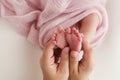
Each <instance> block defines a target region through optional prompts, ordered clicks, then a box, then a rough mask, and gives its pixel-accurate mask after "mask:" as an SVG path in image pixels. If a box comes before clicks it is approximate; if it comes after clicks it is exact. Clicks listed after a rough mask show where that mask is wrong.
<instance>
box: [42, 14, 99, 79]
mask: <svg viewBox="0 0 120 80" xmlns="http://www.w3.org/2000/svg"><path fill="white" fill-rule="evenodd" d="M98 24H99V19H98V16H97V15H96V14H95V13H93V14H90V15H88V16H87V17H85V18H84V19H83V20H82V21H80V22H79V23H78V25H79V26H78V29H75V28H67V29H66V30H64V29H62V28H58V31H57V32H54V34H53V36H52V39H51V40H50V41H49V42H48V43H47V45H46V47H45V49H44V51H43V55H42V57H41V60H40V64H41V68H42V72H43V80H88V78H89V75H90V74H91V72H92V70H93V68H94V66H95V62H94V61H95V60H94V55H93V50H92V48H91V46H90V44H89V42H90V41H91V40H92V38H93V36H94V34H95V33H96V29H97V26H98ZM81 33H83V34H84V37H83V36H82V34H81ZM56 46H57V47H58V48H60V49H61V50H58V49H55V48H56ZM81 48H82V51H83V52H84V54H83V58H82V60H81V61H79V52H80V51H81ZM55 53H57V54H58V53H60V54H59V56H57V57H60V60H59V59H58V60H57V61H56V55H54V54H55ZM58 61H59V63H58Z"/></svg>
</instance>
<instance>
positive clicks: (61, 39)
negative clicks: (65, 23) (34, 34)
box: [53, 27, 67, 49]
mask: <svg viewBox="0 0 120 80" xmlns="http://www.w3.org/2000/svg"><path fill="white" fill-rule="evenodd" d="M53 39H55V40H56V42H57V47H59V48H61V49H63V48H64V47H66V46H67V42H66V38H65V31H64V30H63V28H62V27H59V28H58V32H54V34H53Z"/></svg>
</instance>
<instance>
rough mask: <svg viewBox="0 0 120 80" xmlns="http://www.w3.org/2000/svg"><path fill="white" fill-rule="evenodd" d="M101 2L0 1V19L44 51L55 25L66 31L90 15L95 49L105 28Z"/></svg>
mask: <svg viewBox="0 0 120 80" xmlns="http://www.w3.org/2000/svg"><path fill="white" fill-rule="evenodd" d="M104 4H105V0H0V17H2V18H4V19H6V20H7V21H9V22H10V23H12V24H13V25H14V27H15V28H16V30H17V31H18V32H20V33H21V34H23V35H24V36H26V37H27V39H28V40H29V41H31V42H32V43H34V44H37V45H39V46H40V47H42V48H43V47H44V45H45V43H46V42H47V41H48V40H49V39H50V38H51V35H52V33H53V31H55V30H56V27H57V26H58V25H60V26H62V27H63V28H67V27H70V26H72V25H74V24H76V23H77V22H78V21H80V20H82V19H83V18H85V17H86V16H87V15H89V14H91V13H96V14H97V15H98V16H99V26H98V27H97V30H96V35H95V37H94V38H93V40H92V41H91V44H92V45H93V46H94V45H96V44H97V43H98V42H99V41H100V40H101V39H102V38H103V37H104V35H105V33H106V31H107V27H108V18H107V13H106V10H105V7H104Z"/></svg>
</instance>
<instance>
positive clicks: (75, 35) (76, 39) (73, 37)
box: [66, 28, 82, 52]
mask: <svg viewBox="0 0 120 80" xmlns="http://www.w3.org/2000/svg"><path fill="white" fill-rule="evenodd" d="M66 40H67V42H68V45H69V47H70V49H71V50H73V51H78V52H80V50H81V47H82V45H81V44H82V37H81V34H80V33H79V32H78V30H77V29H76V28H72V29H71V28H67V29H66Z"/></svg>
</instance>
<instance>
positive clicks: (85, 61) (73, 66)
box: [69, 38, 95, 80]
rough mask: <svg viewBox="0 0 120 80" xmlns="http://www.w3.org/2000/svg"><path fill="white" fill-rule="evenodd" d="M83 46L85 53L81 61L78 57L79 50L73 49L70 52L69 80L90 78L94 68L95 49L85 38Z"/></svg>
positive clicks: (86, 79)
mask: <svg viewBox="0 0 120 80" xmlns="http://www.w3.org/2000/svg"><path fill="white" fill-rule="evenodd" d="M82 46H83V52H84V54H83V58H82V60H81V61H79V59H78V54H79V53H78V52H76V51H71V53H70V67H69V68H70V75H69V80H88V79H89V76H90V73H91V72H92V70H93V68H94V65H95V62H94V56H93V51H92V48H91V46H90V45H89V43H88V42H87V40H86V39H85V38H83V41H82Z"/></svg>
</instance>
